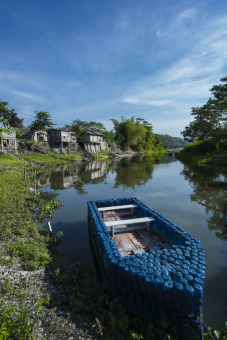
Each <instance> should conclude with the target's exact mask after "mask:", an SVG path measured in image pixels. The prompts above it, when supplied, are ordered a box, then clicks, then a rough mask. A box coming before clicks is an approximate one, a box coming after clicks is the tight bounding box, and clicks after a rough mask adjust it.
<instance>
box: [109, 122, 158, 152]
mask: <svg viewBox="0 0 227 340" xmlns="http://www.w3.org/2000/svg"><path fill="white" fill-rule="evenodd" d="M110 120H111V121H112V122H113V124H114V130H115V141H116V143H117V144H118V145H120V147H121V148H123V149H127V148H132V149H134V150H138V151H142V150H149V149H155V145H156V146H157V147H158V148H160V143H159V140H158V139H156V137H155V136H154V134H153V131H152V125H151V124H150V123H148V122H147V121H145V120H144V119H143V118H136V119H135V116H134V117H131V118H130V119H127V118H125V117H121V122H119V121H117V120H116V119H110Z"/></svg>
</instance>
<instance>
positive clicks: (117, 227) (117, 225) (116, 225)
mask: <svg viewBox="0 0 227 340" xmlns="http://www.w3.org/2000/svg"><path fill="white" fill-rule="evenodd" d="M152 221H154V219H153V218H152V217H140V218H132V219H128V220H118V221H109V222H105V225H106V226H107V228H108V227H109V228H110V229H111V235H112V237H113V236H114V232H122V231H124V232H126V231H134V230H139V229H144V228H146V229H147V231H149V223H150V222H152ZM144 223H145V226H144V225H138V224H144ZM127 224H129V225H132V224H137V225H135V226H130V227H127ZM122 225H125V227H124V228H121V226H122Z"/></svg>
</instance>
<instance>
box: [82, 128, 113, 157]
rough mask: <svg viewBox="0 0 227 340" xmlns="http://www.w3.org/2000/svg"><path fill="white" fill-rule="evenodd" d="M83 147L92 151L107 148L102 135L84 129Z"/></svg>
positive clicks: (100, 150)
mask: <svg viewBox="0 0 227 340" xmlns="http://www.w3.org/2000/svg"><path fill="white" fill-rule="evenodd" d="M83 147H84V149H85V150H86V151H88V152H94V153H97V152H102V151H106V150H108V145H107V143H106V141H104V135H103V134H102V133H98V132H88V131H84V133H83Z"/></svg>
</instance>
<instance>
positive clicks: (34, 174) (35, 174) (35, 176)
mask: <svg viewBox="0 0 227 340" xmlns="http://www.w3.org/2000/svg"><path fill="white" fill-rule="evenodd" d="M34 176H35V196H36V169H35V170H34Z"/></svg>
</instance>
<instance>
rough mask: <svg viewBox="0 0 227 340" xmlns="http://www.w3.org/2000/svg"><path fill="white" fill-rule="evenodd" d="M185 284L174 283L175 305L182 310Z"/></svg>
mask: <svg viewBox="0 0 227 340" xmlns="http://www.w3.org/2000/svg"><path fill="white" fill-rule="evenodd" d="M183 289H184V287H183V285H182V284H181V283H175V284H174V296H173V303H174V307H175V309H176V310H177V311H179V312H181V311H182V296H183Z"/></svg>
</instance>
